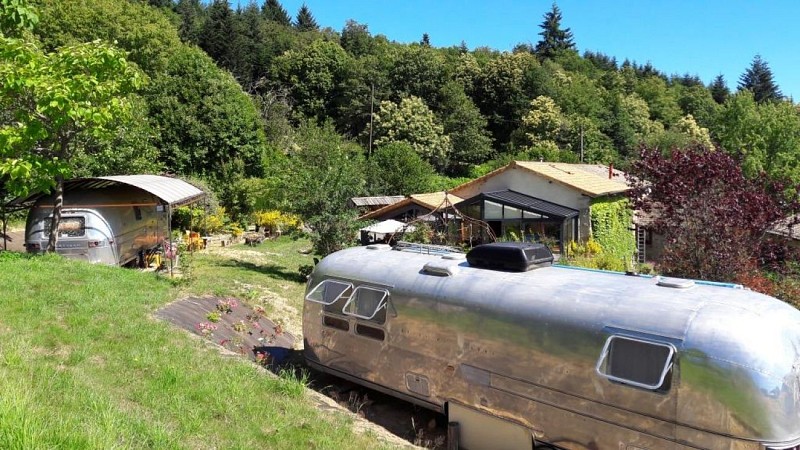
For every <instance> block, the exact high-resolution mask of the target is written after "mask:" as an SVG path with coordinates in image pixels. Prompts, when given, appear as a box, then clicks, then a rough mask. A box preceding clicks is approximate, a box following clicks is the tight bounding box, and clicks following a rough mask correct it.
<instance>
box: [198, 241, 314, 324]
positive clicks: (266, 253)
mask: <svg viewBox="0 0 800 450" xmlns="http://www.w3.org/2000/svg"><path fill="white" fill-rule="evenodd" d="M310 248H311V243H310V242H309V241H307V240H304V239H300V240H295V239H292V238H290V237H287V236H282V237H280V238H279V239H276V240H274V241H266V242H265V243H263V244H261V245H258V246H255V247H251V246H248V245H244V244H240V245H235V246H233V247H232V248H231V250H233V252H232V253H231V255H230V256H228V255H218V254H208V253H195V254H193V255H190V256H188V258H185V259H187V261H186V263H187V264H188V265H189V266H190V269H189V273H190V275H189V279H190V281H189V283H188V284H187V285H186V286H185V287H184V288H183V289H182V290H183V293H184V294H195V295H200V294H211V295H216V296H236V297H239V298H241V299H243V300H246V301H248V300H249V301H252V300H254V298H255V297H258V296H259V295H260V294H263V293H264V291H267V292H271V293H273V294H275V295H279V296H281V297H283V298H285V299H286V300H288V302H289V304H291V305H292V306H294V307H295V308H297V309H298V310H299V309H302V306H303V297H304V295H305V287H306V286H305V282H304V281H303V280H302V279H301V278H300V274H299V271H298V269H299V267H300V266H302V265H309V264H313V263H314V261H313V257H312V256H311V255H309V254H304V253H301V251H307V250H308V249H310ZM265 306H266V307H267V311H268V312H269V306H270V305H269V304H267V305H265Z"/></svg>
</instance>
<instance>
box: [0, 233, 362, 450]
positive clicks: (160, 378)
mask: <svg viewBox="0 0 800 450" xmlns="http://www.w3.org/2000/svg"><path fill="white" fill-rule="evenodd" d="M301 245H303V243H302V242H300V243H298V242H291V241H288V240H287V241H282V242H277V243H275V244H274V247H268V246H267V245H266V244H265V245H264V246H263V247H262V248H260V249H259V251H262V252H272V253H284V254H285V256H283V257H281V259H278V258H276V259H275V267H274V268H273V269H270V271H275V273H277V274H283V273H284V271H292V270H296V267H294V266H293V265H294V264H296V263H298V262H301V261H305V258H306V257H305V256H304V255H300V254H299V253H297V251H296V249H297V248H298V246H301ZM309 259H310V258H309ZM229 264H230V262H228V261H226V258H224V257H222V256H217V257H212V256H206V255H196V260H195V261H193V267H194V277H193V278H192V280H196V282H195V281H189V283H188V284H186V285H182V286H180V288H176V287H175V286H174V285H173V284H172V283H171V282H170V281H169V280H167V279H164V278H163V277H158V276H155V275H153V274H151V273H140V272H137V271H134V270H127V269H119V268H110V267H100V266H93V265H89V264H85V263H80V262H73V261H68V260H64V259H62V258H60V257H56V256H44V257H33V258H27V257H25V258H17V257H3V258H0V286H2V288H1V289H0V342H2V344H0V380H2V382H0V448H3V449H38V448H42V449H45V448H48V449H49V448H59V449H73V448H75V449H83V448H90V449H95V448H96V449H111V448H158V449H161V448H225V449H237V448H242V449H244V448H248V449H249V448H286V449H295V448H331V449H333V448H337V449H338V448H374V447H375V446H376V442H375V439H374V438H373V437H370V436H359V435H354V434H353V432H352V431H351V422H350V419H348V418H346V417H345V416H342V415H338V414H337V415H331V414H322V413H320V412H318V411H317V410H316V409H315V408H314V407H313V405H312V403H311V402H310V401H309V400H308V399H307V398H306V396H305V393H304V392H305V391H304V386H303V384H302V381H299V380H297V379H295V378H294V377H293V376H292V375H291V374H289V373H286V374H284V375H282V376H279V377H272V376H269V375H268V374H267V373H265V372H264V371H263V370H262V369H260V368H258V367H256V366H255V365H254V364H253V363H250V362H248V361H245V360H243V359H240V358H238V357H226V356H223V355H221V354H220V353H219V352H218V350H217V349H216V348H215V347H214V346H212V345H210V344H209V343H208V342H207V341H204V340H202V339H199V338H194V337H192V336H190V335H189V334H188V333H186V332H184V331H181V330H178V329H177V328H174V327H172V326H170V325H168V324H166V323H164V322H160V321H158V320H156V319H154V318H152V313H153V312H154V311H155V310H157V309H158V308H160V307H161V306H163V305H165V304H167V303H168V302H170V301H172V300H174V299H175V298H176V296H177V295H180V294H182V293H185V292H187V291H191V292H194V293H198V294H199V293H205V292H207V291H208V293H213V292H215V291H222V292H233V291H234V290H235V289H236V288H235V287H234V286H235V285H234V283H233V282H234V280H242V281H244V282H253V283H265V284H266V285H268V286H269V287H270V288H275V289H278V288H280V287H281V286H283V285H286V284H288V287H286V288H285V291H286V292H287V293H290V294H291V295H294V294H295V293H297V292H300V293H301V297H302V287H303V284H302V283H301V282H299V281H288V280H286V279H284V278H283V275H275V276H270V271H267V273H264V270H263V269H260V268H258V267H256V268H252V267H246V266H245V267H242V266H241V265H236V264H234V265H233V266H229ZM283 264H289V266H288V267H283V266H282V265H283ZM281 268H282V269H281ZM279 269H280V270H279ZM264 275H267V276H266V277H265V276H264ZM179 289H180V292H179Z"/></svg>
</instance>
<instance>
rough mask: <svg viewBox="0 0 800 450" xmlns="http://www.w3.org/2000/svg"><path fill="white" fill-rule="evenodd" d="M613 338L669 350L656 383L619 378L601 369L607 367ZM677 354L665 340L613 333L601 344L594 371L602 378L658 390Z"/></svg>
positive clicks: (662, 384)
mask: <svg viewBox="0 0 800 450" xmlns="http://www.w3.org/2000/svg"><path fill="white" fill-rule="evenodd" d="M615 339H623V340H628V341H633V342H638V343H641V344H647V345H654V346H657V347H665V348H667V349H668V350H669V353H668V354H667V358H666V360H665V361H664V368H663V369H662V370H661V375H660V377H659V380H658V383H657V384H646V383H642V382H639V381H635V380H629V379H627V378H621V377H618V376H615V375H612V374H609V373H606V372H604V371H603V369H605V370H607V369H608V356H609V354H610V353H611V344H612V342H613V341H614V340H615ZM676 354H677V350H676V349H675V346H674V345H672V344H670V343H667V342H658V341H652V340H647V339H639V338H635V337H631V336H624V335H619V334H614V335H611V336H609V337H608V339H606V343H605V345H603V351H602V352H601V353H600V358H599V359H598V360H597V365H596V366H595V372H597V374H598V375H600V376H601V377H603V378H607V379H608V380H611V381H615V382H617V383H621V384H626V385H630V386H634V387H638V388H641V389H647V390H649V391H658V390H660V389H662V388H663V386H664V382H665V381H666V379H667V374H669V372H670V371H671V370H672V368H673V366H674V365H675V355H676Z"/></svg>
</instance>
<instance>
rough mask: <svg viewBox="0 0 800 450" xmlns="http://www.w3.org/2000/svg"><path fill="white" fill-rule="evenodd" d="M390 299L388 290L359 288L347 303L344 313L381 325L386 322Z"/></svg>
mask: <svg viewBox="0 0 800 450" xmlns="http://www.w3.org/2000/svg"><path fill="white" fill-rule="evenodd" d="M388 298H389V291H387V290H386V289H377V288H372V287H367V286H359V287H357V288H356V289H355V291H353V295H351V296H350V298H349V299H348V300H347V303H345V305H344V308H343V309H342V312H343V313H345V314H347V315H348V316H353V317H357V318H359V319H364V320H369V321H372V322H375V323H379V324H381V323H384V322H386V301H387V300H388Z"/></svg>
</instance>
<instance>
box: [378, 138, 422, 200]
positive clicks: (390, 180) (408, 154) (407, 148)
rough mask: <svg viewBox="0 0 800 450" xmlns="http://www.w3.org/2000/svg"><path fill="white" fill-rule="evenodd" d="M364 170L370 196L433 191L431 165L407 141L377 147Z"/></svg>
mask: <svg viewBox="0 0 800 450" xmlns="http://www.w3.org/2000/svg"><path fill="white" fill-rule="evenodd" d="M366 172H367V187H368V191H369V192H370V194H372V195H411V194H419V193H422V192H430V191H431V190H432V177H433V174H434V170H433V167H432V166H431V165H430V164H428V162H426V161H425V160H424V159H422V157H421V156H420V155H419V153H417V152H416V151H415V150H414V148H413V147H411V145H409V144H408V143H406V142H390V143H388V144H385V145H383V146H382V147H378V148H377V149H376V150H375V152H374V153H373V154H372V157H370V159H369V163H368V164H367V171H366Z"/></svg>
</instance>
